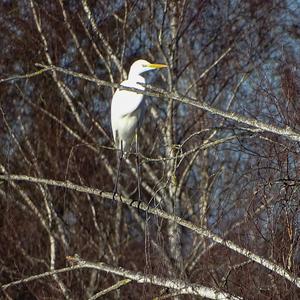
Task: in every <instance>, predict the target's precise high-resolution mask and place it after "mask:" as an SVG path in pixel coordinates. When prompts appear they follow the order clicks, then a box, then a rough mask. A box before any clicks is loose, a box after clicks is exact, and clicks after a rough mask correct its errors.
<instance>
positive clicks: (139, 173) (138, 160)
mask: <svg viewBox="0 0 300 300" xmlns="http://www.w3.org/2000/svg"><path fill="white" fill-rule="evenodd" d="M138 149H139V148H138V136H137V133H136V134H135V150H136V153H135V158H136V159H135V163H136V171H137V184H138V186H137V190H138V200H132V201H131V203H130V205H132V203H134V202H135V201H138V206H137V207H138V210H139V209H140V205H141V202H142V200H141V199H142V197H141V168H140V158H139V151H138Z"/></svg>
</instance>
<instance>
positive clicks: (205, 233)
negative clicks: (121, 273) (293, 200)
mask: <svg viewBox="0 0 300 300" xmlns="http://www.w3.org/2000/svg"><path fill="white" fill-rule="evenodd" d="M0 179H2V180H6V181H8V182H14V181H27V182H32V183H36V184H39V183H41V184H47V185H51V186H56V187H62V188H67V189H70V190H74V191H77V192H82V193H89V194H93V195H95V196H100V197H102V198H105V199H109V200H113V194H112V193H109V192H104V191H102V190H99V189H96V188H91V187H87V186H82V185H78V184H74V183H72V182H70V181H58V180H53V179H45V178H36V177H31V176H27V175H10V174H8V175H0ZM114 199H115V200H116V201H120V202H122V203H125V204H127V205H129V206H133V207H136V208H139V209H142V210H144V211H147V212H148V213H151V214H153V215H156V216H159V217H161V218H163V219H165V220H169V221H174V222H176V223H177V224H179V225H181V226H183V227H186V228H188V229H190V230H192V231H194V232H196V233H197V234H199V235H201V236H203V237H206V238H209V239H211V240H213V241H214V242H215V243H218V244H220V245H222V246H224V247H226V248H229V249H231V250H233V251H234V252H236V253H239V254H241V255H243V256H245V257H247V258H249V259H251V260H253V261H255V262H256V263H258V264H260V265H262V266H264V267H265V268H267V269H269V270H271V271H273V272H274V273H276V274H278V275H280V276H282V277H283V278H285V279H287V280H288V281H290V282H291V283H293V284H295V285H296V286H297V287H299V288H300V278H299V277H296V276H294V275H292V274H290V273H289V272H288V271H287V270H285V269H284V268H282V267H281V266H279V265H278V264H276V263H273V262H271V261H269V260H267V259H265V258H263V257H261V256H259V255H256V254H254V253H253V252H251V251H249V250H247V249H245V248H242V247H240V246H238V245H236V244H235V243H233V242H232V241H229V240H224V239H222V238H221V237H219V236H218V235H216V234H214V233H212V232H211V231H209V230H208V229H205V228H201V227H199V226H196V225H195V224H193V223H192V222H190V221H186V220H184V219H182V218H180V217H178V216H176V215H172V214H169V213H167V212H165V211H163V210H161V209H159V208H153V207H149V206H148V205H147V204H146V203H144V202H142V203H137V202H134V201H132V199H129V198H123V197H122V198H120V197H119V196H115V197H114Z"/></svg>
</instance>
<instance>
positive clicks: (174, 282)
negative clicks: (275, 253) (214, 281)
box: [0, 257, 242, 300]
mask: <svg viewBox="0 0 300 300" xmlns="http://www.w3.org/2000/svg"><path fill="white" fill-rule="evenodd" d="M72 260H73V261H75V263H77V264H76V265H74V266H71V267H67V268H62V269H57V270H53V271H50V272H45V273H42V274H37V275H33V276H30V277H27V278H23V279H20V280H17V281H13V282H10V283H7V284H4V285H2V286H0V288H1V290H5V289H7V288H8V287H11V286H15V285H18V284H22V283H27V282H30V281H34V280H37V279H41V278H44V277H48V276H51V275H54V274H55V275H56V274H59V273H65V272H70V271H73V270H79V269H94V270H99V271H104V272H108V273H112V274H114V275H118V276H122V277H125V278H128V279H130V281H131V280H134V281H135V282H137V283H142V284H144V283H149V284H154V285H158V286H163V287H167V288H170V289H174V290H178V291H179V292H180V294H188V295H198V296H202V297H206V298H208V299H232V300H238V299H242V298H240V297H235V296H233V295H230V294H228V293H225V292H223V291H220V290H216V289H214V288H210V287H205V286H203V285H200V284H194V283H189V282H186V281H183V280H179V279H169V278H165V277H159V276H156V275H145V274H143V273H141V272H134V271H131V270H127V269H124V268H122V267H114V266H110V265H108V264H105V263H103V262H98V263H94V262H88V261H84V260H81V259H79V258H75V259H73V257H72ZM127 283H129V282H128V280H127V281H126V283H124V284H127Z"/></svg>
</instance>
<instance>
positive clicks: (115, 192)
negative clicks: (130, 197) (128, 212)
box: [112, 191, 123, 202]
mask: <svg viewBox="0 0 300 300" xmlns="http://www.w3.org/2000/svg"><path fill="white" fill-rule="evenodd" d="M116 195H117V196H119V198H120V200H121V202H123V200H122V194H118V192H117V191H114V192H113V196H112V199H113V200H117V199H116Z"/></svg>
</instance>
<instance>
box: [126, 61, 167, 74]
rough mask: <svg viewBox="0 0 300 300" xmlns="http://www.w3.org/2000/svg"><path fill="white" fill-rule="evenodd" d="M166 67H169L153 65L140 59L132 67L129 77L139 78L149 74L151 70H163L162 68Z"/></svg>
mask: <svg viewBox="0 0 300 300" xmlns="http://www.w3.org/2000/svg"><path fill="white" fill-rule="evenodd" d="M166 67H167V65H163V64H151V63H149V62H148V61H146V60H144V59H139V60H137V61H135V62H134V63H133V64H132V65H131V67H130V71H129V77H131V76H137V75H140V74H142V73H144V72H148V71H150V70H155V69H161V68H166Z"/></svg>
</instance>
